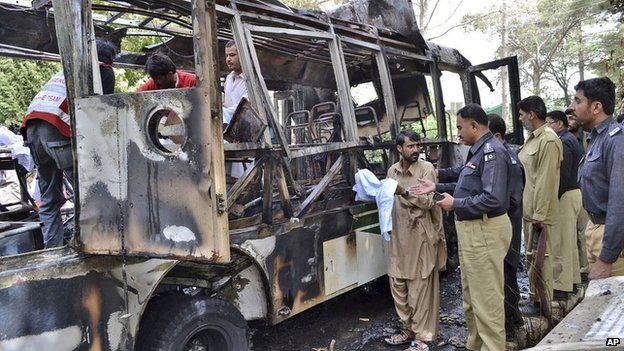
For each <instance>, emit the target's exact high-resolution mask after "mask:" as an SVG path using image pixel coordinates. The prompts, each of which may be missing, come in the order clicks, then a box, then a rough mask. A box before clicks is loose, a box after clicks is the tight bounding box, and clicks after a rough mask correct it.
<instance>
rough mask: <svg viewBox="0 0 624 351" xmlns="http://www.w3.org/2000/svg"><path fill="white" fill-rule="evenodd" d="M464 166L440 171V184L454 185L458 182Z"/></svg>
mask: <svg viewBox="0 0 624 351" xmlns="http://www.w3.org/2000/svg"><path fill="white" fill-rule="evenodd" d="M462 169H464V166H463V165H461V166H455V167H451V168H442V169H439V170H438V182H440V183H452V182H456V181H457V179H459V174H460V173H461V171H462Z"/></svg>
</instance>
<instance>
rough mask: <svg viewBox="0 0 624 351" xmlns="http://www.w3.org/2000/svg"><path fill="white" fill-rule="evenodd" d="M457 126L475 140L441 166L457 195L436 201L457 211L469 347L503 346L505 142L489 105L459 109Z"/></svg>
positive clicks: (507, 234)
mask: <svg viewBox="0 0 624 351" xmlns="http://www.w3.org/2000/svg"><path fill="white" fill-rule="evenodd" d="M457 130H458V132H459V135H460V138H461V139H462V140H463V141H464V143H465V144H466V145H469V146H471V147H470V151H469V152H468V159H467V161H468V162H467V163H466V165H465V166H460V167H454V168H448V169H441V170H439V171H438V174H439V178H440V181H441V182H454V181H456V182H457V186H456V188H455V192H454V197H453V196H451V195H449V194H447V193H445V194H444V199H443V200H441V201H438V202H437V203H438V205H439V206H440V207H442V209H444V210H446V211H451V210H454V211H455V218H456V220H455V226H456V228H457V238H458V242H459V260H460V264H461V281H462V300H463V307H464V314H465V316H466V324H467V326H468V341H467V343H466V348H467V349H469V350H504V349H505V313H504V301H503V296H504V286H503V285H504V283H503V281H504V274H503V260H504V258H505V255H506V254H507V250H508V249H509V244H510V242H511V236H512V233H511V231H512V230H511V222H510V221H509V217H508V216H507V210H508V208H509V198H510V193H509V185H508V179H509V178H508V175H509V172H510V169H511V161H510V159H509V156H508V155H507V151H506V150H505V147H504V146H503V145H502V144H501V143H500V142H499V141H498V140H496V139H495V138H494V137H493V135H492V133H490V131H489V130H488V118H487V115H486V114H485V111H483V109H482V108H481V107H480V106H479V105H476V104H468V105H466V106H464V107H463V108H461V109H460V110H459V111H457ZM435 188H436V185H435V184H434V183H432V182H430V181H424V180H423V181H421V182H419V184H418V185H416V186H413V187H411V188H410V191H411V192H412V193H413V194H425V193H429V192H431V191H433V190H435Z"/></svg>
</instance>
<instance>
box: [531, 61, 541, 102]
mask: <svg viewBox="0 0 624 351" xmlns="http://www.w3.org/2000/svg"><path fill="white" fill-rule="evenodd" d="M541 79H542V72H541V70H540V69H539V66H538V65H537V63H535V62H534V63H533V74H531V80H532V81H533V95H537V96H539V94H540V93H541V87H540V80H541Z"/></svg>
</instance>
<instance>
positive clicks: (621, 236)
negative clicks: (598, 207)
mask: <svg viewBox="0 0 624 351" xmlns="http://www.w3.org/2000/svg"><path fill="white" fill-rule="evenodd" d="M618 134H619V135H615V136H613V137H612V138H617V139H616V140H614V142H613V143H611V146H610V147H609V148H607V150H605V151H606V154H605V153H603V155H604V156H605V160H606V170H607V172H608V173H607V174H609V202H608V204H607V215H606V219H605V231H604V237H603V240H602V249H601V250H600V255H599V256H598V258H599V259H600V260H602V261H604V262H606V263H612V262H615V261H616V260H617V259H618V257H619V256H620V254H621V252H622V249H623V248H624V232H623V231H622V228H624V176H622V174H624V152H622V150H623V149H624V135H623V134H622V132H619V133H618Z"/></svg>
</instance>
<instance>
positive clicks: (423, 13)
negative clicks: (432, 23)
mask: <svg viewBox="0 0 624 351" xmlns="http://www.w3.org/2000/svg"><path fill="white" fill-rule="evenodd" d="M418 7H419V8H420V13H419V14H418V29H419V30H420V32H421V34H422V35H423V36H424V35H425V33H426V32H427V27H428V23H426V22H427V12H428V7H429V0H419V1H418Z"/></svg>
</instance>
